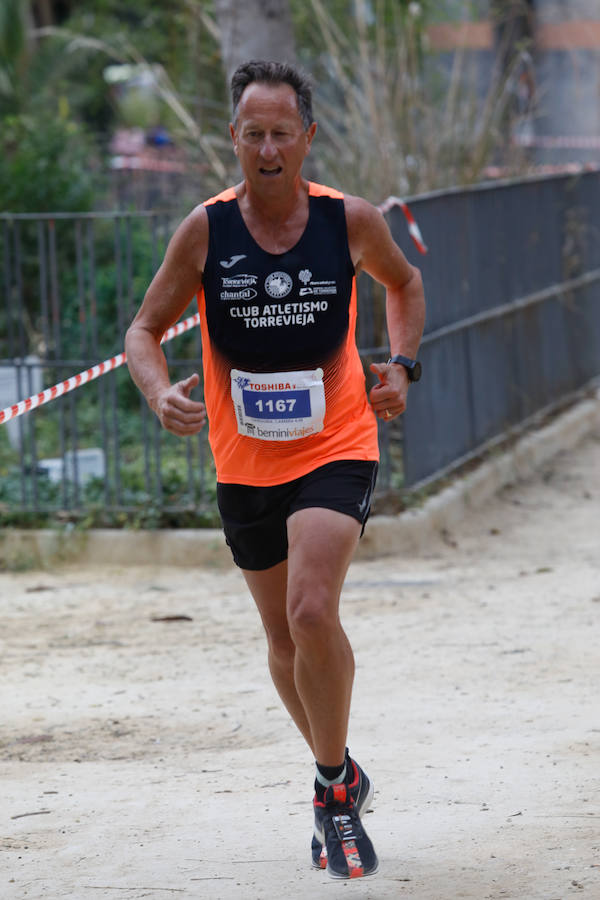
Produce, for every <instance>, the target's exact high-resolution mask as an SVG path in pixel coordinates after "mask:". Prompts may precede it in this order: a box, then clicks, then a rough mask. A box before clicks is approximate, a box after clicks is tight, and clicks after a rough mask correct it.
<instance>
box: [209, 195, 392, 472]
mask: <svg viewBox="0 0 600 900" xmlns="http://www.w3.org/2000/svg"><path fill="white" fill-rule="evenodd" d="M204 205H205V207H206V211H207V213H208V219H209V247H208V256H207V260H206V266H205V269H204V276H203V289H202V291H201V293H200V294H199V295H198V309H199V312H200V327H201V331H202V347H203V367H204V399H205V403H206V408H207V413H208V421H209V441H210V446H211V449H212V452H213V456H214V459H215V464H216V469H217V479H218V480H219V481H220V482H224V483H230V484H246V485H256V486H269V485H275V484H282V483H283V482H286V481H292V480H293V479H294V478H299V477H301V476H302V475H305V474H306V473H307V472H310V471H312V470H313V469H316V468H317V467H318V466H322V465H324V464H325V463H328V462H333V461H334V460H343V459H359V460H378V458H379V451H378V445H377V421H376V418H375V415H374V413H373V411H372V409H371V407H370V405H369V403H368V400H367V395H366V386H365V377H364V372H363V368H362V364H361V361H360V357H359V355H358V350H357V348H356V341H355V329H356V277H355V272H354V267H353V264H352V260H351V258H350V251H349V248H348V235H347V229H346V217H345V211H344V200H343V194H341V193H340V192H339V191H336V190H334V189H332V188H327V187H324V186H323V185H317V184H314V183H312V182H311V184H310V190H309V217H308V222H307V225H306V228H305V230H304V232H303V234H302V236H301V237H300V239H299V241H298V242H297V244H296V245H295V246H294V247H292V248H291V249H290V250H288V251H286V252H285V253H280V254H273V253H267V252H266V251H265V250H263V249H262V248H261V247H259V245H258V244H257V243H256V241H255V240H254V238H253V237H252V235H251V234H250V232H249V230H248V228H247V227H246V224H245V222H244V220H243V218H242V215H241V212H240V209H239V206H238V203H237V199H236V195H235V191H234V189H233V188H229V189H228V190H226V191H224V192H223V193H221V194H219V195H218V196H216V197H213V198H212V199H210V200H207V201H206V203H205V204H204ZM232 369H235V370H239V372H241V373H242V374H244V375H246V376H247V377H246V378H244V379H242V380H240V378H238V379H237V381H238V382H239V383H240V384H243V385H245V390H246V393H245V394H244V395H243V396H244V400H243V403H242V401H240V400H239V396H240V395H239V394H238V395H236V396H237V397H238V399H237V400H234V399H233V397H232V377H231V372H232ZM300 370H302V371H305V372H306V371H308V372H314V371H317V372H319V370H322V372H323V378H322V381H323V385H324V396H325V415H324V419H323V427H322V430H320V431H317V432H316V433H310V434H309V436H308V437H304V436H302V437H299V438H295V439H290V435H292V436H293V435H297V434H301V435H302V434H306V433H308V432H309V431H310V427H312V426H310V424H308V425H307V423H310V418H309V412H310V409H309V408H310V402H311V401H309V400H308V399H307V396H306V392H303V391H294V390H291V391H290V390H289V389H290V388H294V387H295V384H294V383H293V382H294V379H293V378H291V379H290V378H287V379H283V380H282V379H279V378H278V377H277V373H282V372H284V373H289V372H292V373H294V372H299V371H300ZM235 374H236V373H234V376H235ZM261 375H262V378H261ZM279 388H285V389H287V392H286V393H281V394H280V393H278V392H277V391H278V389H279ZM236 403H237V410H238V412H237V416H236V406H235V405H234V404H236ZM242 405H243V406H244V410H245V413H248V414H249V415H252V416H254V417H255V418H252V419H248V420H247V421H245V423H244V424H243V429H242V425H241V424H240V422H241V421H243V415H244V414H245V413H243V412H241V411H240V407H241V406H242ZM292 408H294V412H293V413H291V412H290V410H291V409H292ZM296 415H297V416H298V418H295V419H293V421H292V420H291V419H290V417H291V416H296ZM240 417H242V418H240ZM305 426H306V427H305ZM240 430H243V433H240ZM284 434H285V435H286V439H283V440H280V439H278V437H277V436H278V435H284ZM261 435H262V436H261ZM264 436H267V437H266V438H265V437H264ZM274 436H275V438H274Z"/></svg>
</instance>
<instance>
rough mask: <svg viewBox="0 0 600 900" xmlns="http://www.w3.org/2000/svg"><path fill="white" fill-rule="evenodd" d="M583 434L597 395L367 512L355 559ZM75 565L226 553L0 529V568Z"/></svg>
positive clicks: (198, 559)
mask: <svg viewBox="0 0 600 900" xmlns="http://www.w3.org/2000/svg"><path fill="white" fill-rule="evenodd" d="M589 434H594V435H598V436H600V392H598V394H597V396H596V397H595V398H594V399H591V400H584V401H582V402H581V403H579V404H577V406H575V407H574V408H573V409H570V410H569V411H568V412H566V413H563V415H561V416H558V417H557V418H556V419H555V420H554V421H553V422H552V423H551V424H549V425H547V426H545V427H543V428H540V429H538V430H537V431H535V432H531V433H529V434H527V435H525V436H524V437H522V438H521V439H520V440H519V441H518V442H517V443H516V444H515V446H514V447H512V448H510V450H508V451H506V452H504V453H501V454H499V455H498V456H497V457H492V458H491V459H489V460H487V461H486V462H484V463H482V464H481V465H480V466H479V467H478V468H477V469H476V470H475V471H474V472H472V473H470V474H469V475H467V476H465V477H464V478H459V479H458V480H457V481H455V482H454V483H453V484H452V485H450V487H448V488H445V489H444V490H443V491H441V492H440V493H439V494H436V495H435V496H433V497H431V498H430V499H429V500H427V501H426V502H425V503H424V504H423V506H422V507H420V508H418V509H411V510H407V511H406V512H404V513H401V514H400V515H397V516H374V517H373V518H372V519H371V520H370V521H369V524H368V527H367V529H366V531H365V534H364V537H363V539H362V540H361V542H360V544H359V547H358V550H357V553H356V559H362V560H365V559H375V558H377V557H380V556H395V555H398V556H402V555H406V553H410V552H412V553H414V552H418V551H419V550H422V549H425V548H426V547H427V546H429V545H430V544H431V541H432V540H434V539H436V538H437V537H439V536H440V534H443V533H444V532H446V531H451V530H452V529H454V528H456V526H457V525H458V524H459V522H460V521H461V519H463V518H464V517H465V516H466V515H467V514H468V513H469V511H471V510H475V509H478V508H480V507H481V506H483V505H484V504H485V503H486V502H487V501H488V500H489V499H490V498H491V497H493V496H494V494H497V493H498V491H500V490H501V489H502V488H503V487H505V486H506V485H508V484H514V483H518V482H520V481H524V480H526V479H527V478H530V477H531V476H532V475H533V474H534V473H535V472H536V471H537V470H538V469H539V468H540V467H541V466H543V465H544V464H545V463H547V462H548V461H549V460H551V459H552V457H554V456H556V455H557V454H558V453H561V452H564V451H567V450H571V449H572V448H573V447H575V446H576V445H577V444H578V443H579V442H580V441H581V440H583V438H584V437H586V436H587V435H589ZM74 563H77V564H78V565H90V566H93V565H100V566H105V565H112V566H130V565H140V566H143V565H149V564H151V565H154V566H196V567H211V568H228V567H230V566H231V565H232V561H231V554H230V552H229V548H228V547H227V546H226V544H225V541H224V539H223V535H222V532H221V530H220V529H217V528H210V529H176V530H160V531H121V530H113V529H98V530H92V531H85V532H79V531H68V530H66V529H64V530H61V531H54V530H42V529H39V530H24V529H3V530H0V570H2V569H11V570H13V571H14V570H20V569H23V570H25V569H36V568H41V569H44V568H49V567H54V566H60V565H68V564H74Z"/></svg>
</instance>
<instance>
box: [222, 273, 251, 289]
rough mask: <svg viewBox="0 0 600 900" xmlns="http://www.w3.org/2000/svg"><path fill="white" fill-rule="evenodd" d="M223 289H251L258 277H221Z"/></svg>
mask: <svg viewBox="0 0 600 900" xmlns="http://www.w3.org/2000/svg"><path fill="white" fill-rule="evenodd" d="M221 281H222V282H223V287H224V288H239V287H252V286H253V285H255V284H256V282H257V281H258V275H222V276H221Z"/></svg>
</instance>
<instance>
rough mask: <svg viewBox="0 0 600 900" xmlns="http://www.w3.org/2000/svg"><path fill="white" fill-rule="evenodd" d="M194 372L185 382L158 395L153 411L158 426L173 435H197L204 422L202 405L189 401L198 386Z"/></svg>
mask: <svg viewBox="0 0 600 900" xmlns="http://www.w3.org/2000/svg"><path fill="white" fill-rule="evenodd" d="M199 382H200V377H199V376H198V374H197V373H196V372H194V374H193V375H190V377H189V378H186V379H185V381H177V382H176V383H175V384H173V385H171V386H170V387H169V388H167V389H166V390H164V391H163V392H162V393H161V394H159V396H158V398H157V400H156V402H155V403H154V404H153V409H154V412H155V413H156V415H157V416H158V418H159V420H160V424H161V425H162V426H163V428H166V429H167V431H172V432H173V434H178V435H180V436H184V435H186V434H197V433H198V432H199V431H200V430H201V429H202V428H203V426H204V423H205V422H206V407H205V406H204V403H199V402H198V401H196V400H190V394H191V392H192V391H193V390H194V388H195V387H196V386H197V385H198V384H199Z"/></svg>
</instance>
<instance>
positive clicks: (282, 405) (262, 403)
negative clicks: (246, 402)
mask: <svg viewBox="0 0 600 900" xmlns="http://www.w3.org/2000/svg"><path fill="white" fill-rule="evenodd" d="M254 402H255V404H256V408H257V410H258V412H259V413H262V412H270V413H274V412H278V413H285V412H287V413H292V412H293V411H294V407H295V405H296V398H295V397H289V398H287V399H285V400H283V399H282V398H281V397H280V398H279V400H273V399H269V400H262V399H261V400H255V401H254Z"/></svg>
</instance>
